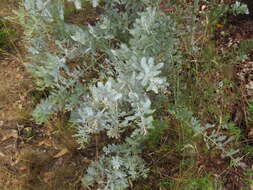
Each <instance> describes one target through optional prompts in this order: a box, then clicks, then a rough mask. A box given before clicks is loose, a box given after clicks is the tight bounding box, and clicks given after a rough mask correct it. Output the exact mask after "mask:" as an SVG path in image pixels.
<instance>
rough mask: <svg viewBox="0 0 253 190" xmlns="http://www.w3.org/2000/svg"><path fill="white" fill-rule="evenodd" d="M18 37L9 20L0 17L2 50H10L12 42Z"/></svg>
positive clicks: (0, 43) (0, 50)
mask: <svg viewBox="0 0 253 190" xmlns="http://www.w3.org/2000/svg"><path fill="white" fill-rule="evenodd" d="M15 38H16V32H15V30H14V29H13V28H12V26H11V24H10V22H9V21H7V20H4V19H2V18H1V19H0V52H4V51H10V50H11V47H12V45H13V44H12V42H13V41H14V40H15Z"/></svg>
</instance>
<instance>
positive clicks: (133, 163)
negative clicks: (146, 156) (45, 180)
mask: <svg viewBox="0 0 253 190" xmlns="http://www.w3.org/2000/svg"><path fill="white" fill-rule="evenodd" d="M68 1H69V2H73V3H74V5H75V7H76V8H77V9H80V11H85V10H83V9H82V3H87V2H85V1H81V0H68ZM65 3H66V2H64V1H63V0H24V2H23V8H21V10H20V11H19V12H18V13H17V14H18V17H19V20H20V23H21V24H22V25H23V27H24V29H25V41H26V44H27V49H28V51H29V54H30V56H29V62H28V63H25V65H26V67H27V70H28V71H29V72H30V73H31V74H32V75H33V76H34V77H35V78H36V82H37V85H38V87H39V88H40V89H41V90H46V91H47V92H48V93H49V95H48V97H47V98H46V99H44V100H42V102H41V103H40V104H39V105H37V107H36V109H35V110H34V112H33V116H34V118H35V120H36V121H37V122H38V123H44V122H47V121H48V120H49V119H50V118H52V117H54V116H55V115H56V113H58V112H69V113H70V120H69V122H70V123H71V124H72V125H73V126H74V127H75V128H76V134H75V136H76V137H77V139H78V142H79V143H80V145H81V146H85V145H86V144H88V143H89V141H90V138H91V137H92V136H93V135H94V134H99V133H101V132H105V133H106V134H107V135H108V137H110V138H116V139H121V142H124V143H123V144H111V145H108V146H106V147H105V148H104V149H103V151H104V154H103V155H101V156H100V158H99V160H97V161H94V162H92V163H91V165H90V166H89V168H88V169H87V174H86V175H85V177H84V180H83V184H84V186H86V187H90V186H93V185H95V184H96V185H97V187H98V188H99V189H103V190H121V189H125V188H127V187H128V186H129V185H130V184H131V180H134V179H137V178H138V177H145V176H146V175H147V171H148V169H147V168H146V167H145V163H144V161H143V160H142V159H141V157H140V153H141V146H140V143H141V142H142V141H143V137H144V136H145V135H147V134H148V132H149V130H150V129H152V128H153V124H152V122H153V116H152V115H153V113H154V111H155V110H154V109H153V108H152V102H151V99H150V95H151V94H152V96H154V95H155V94H158V93H162V92H163V91H166V88H167V86H168V83H167V80H166V77H163V73H164V69H163V68H165V66H166V68H167V67H168V66H169V64H170V63H171V62H172V60H171V57H172V55H173V54H174V53H175V48H174V47H175V44H176V39H175V38H174V35H175V30H176V29H175V23H174V22H173V21H172V20H171V19H170V18H169V16H166V15H165V14H164V13H162V12H161V11H160V9H159V1H157V0H140V1H135V0H107V1H102V0H101V1H98V0H92V1H91V2H90V3H92V4H93V6H98V5H99V4H101V6H102V8H103V10H104V11H103V14H102V15H99V17H100V20H99V21H98V22H97V23H96V24H95V25H94V26H91V25H83V26H77V25H73V24H69V23H67V22H66V21H65V15H64V9H65V7H64V5H65ZM122 7H123V8H122ZM98 54H100V55H101V54H102V55H103V56H104V58H103V59H102V60H101V59H100V57H99V56H98ZM86 58H88V59H86ZM73 62H74V63H73ZM98 65H103V66H99V71H98V74H97V75H98V76H96V77H94V78H90V77H89V76H88V74H89V71H91V70H96V69H97V67H98ZM126 131H127V134H128V135H129V136H128V137H127V138H126V139H122V137H121V134H122V133H123V132H126Z"/></svg>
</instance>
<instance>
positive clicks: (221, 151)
mask: <svg viewBox="0 0 253 190" xmlns="http://www.w3.org/2000/svg"><path fill="white" fill-rule="evenodd" d="M245 3H246V4H245ZM250 6H251V4H250V3H248V2H246V1H245V2H237V1H233V2H232V1H231V2H221V1H218V0H217V1H205V0H193V1H191V0H185V1H173V0H170V1H169V0H168V1H167V0H160V1H159V0H140V1H134V0H110V1H103V0H100V1H99V0H67V1H63V0H24V1H22V2H20V7H19V10H15V11H14V13H15V16H14V17H15V18H14V17H8V19H9V20H10V21H13V19H17V20H18V22H19V23H20V25H21V27H22V29H23V36H24V37H23V44H25V46H26V50H27V52H26V55H25V58H24V59H22V62H23V63H24V65H25V67H26V71H28V72H29V73H30V75H31V77H33V79H34V80H35V84H34V85H35V86H36V89H33V90H32V91H30V92H29V97H30V98H33V106H32V107H34V109H33V111H32V112H31V115H32V116H33V119H31V118H30V117H27V118H26V120H29V121H30V122H31V121H32V124H31V123H29V127H24V126H26V125H27V124H26V125H24V126H23V127H22V126H21V127H20V126H19V128H18V131H19V133H18V134H17V135H12V136H10V137H14V138H16V137H17V136H20V138H19V141H22V142H23V144H22V147H23V148H22V151H20V153H19V156H18V159H17V160H16V161H15V164H13V165H17V167H18V169H17V168H15V169H16V170H18V171H19V172H20V173H22V172H23V173H24V175H22V176H21V177H17V176H15V175H14V174H13V172H12V173H11V172H10V174H9V176H12V177H14V176H15V177H16V178H17V179H18V180H20V181H22V183H20V184H18V185H16V186H15V188H17V189H69V190H72V189H100V190H121V189H122V190H123V189H136V190H139V189H140V190H144V189H173V190H174V189H179V190H184V189H185V190H188V189H200V190H202V189H210V190H216V189H217V190H219V189H220V190H222V189H235V190H237V189H238V190H239V189H245V190H251V189H252V186H253V184H252V183H253V181H252V175H253V172H252V167H253V165H252V160H253V147H252V138H253V128H252V119H253V118H252V112H253V111H252V110H253V108H252V107H253V106H252V105H253V103H252V100H251V99H252V89H253V87H252V79H253V78H252V76H251V73H250V71H252V69H253V66H252V57H251V56H252V52H251V51H252V48H253V47H252V37H253V35H252V34H253V30H252V34H251V32H250V31H251V29H252V28H250V27H249V29H248V30H249V31H247V32H246V31H242V32H241V31H239V32H238V28H240V27H241V26H239V27H238V23H236V22H238V18H239V20H240V19H242V20H245V22H244V24H245V26H244V27H243V28H244V29H245V28H247V26H246V25H247V24H249V23H253V21H252V19H250V18H251V10H250ZM4 22H5V21H3V25H4V30H3V29H2V30H1V32H0V34H3V35H1V37H0V38H1V39H2V40H1V39H0V43H1V42H5V41H8V40H6V39H7V38H10V37H12V35H13V37H14V34H11V33H10V32H6V31H8V30H9V29H8V27H6V24H4ZM8 22H9V21H8ZM0 27H2V28H3V26H2V25H0ZM8 36H9V37H8ZM1 47H4V48H5V47H6V45H1ZM33 120H34V121H33ZM23 121H24V119H23ZM34 122H36V124H35V123H34ZM45 138H46V139H45ZM6 139H7V138H5V140H6ZM37 141H40V142H39V143H38V144H39V145H40V146H46V147H47V148H46V149H45V150H44V152H43V151H41V150H40V149H41V147H36V148H34V147H33V146H32V145H33V143H35V142H36V143H37ZM75 141H76V142H77V143H78V144H76V143H75ZM29 143H30V144H31V146H29V147H28V146H27V147H26V144H29ZM54 146H55V147H57V149H58V150H59V149H60V150H61V151H60V152H58V153H56V152H55V150H53V149H52V148H49V147H54ZM0 153H1V152H0ZM68 154H69V157H68V158H65V159H64V158H62V157H67V156H68ZM1 155H4V154H1ZM62 165H64V167H66V170H64V169H57V168H59V166H62ZM68 165H69V166H68ZM42 168H44V169H42ZM8 169H9V168H5V170H6V171H8ZM2 171H4V170H2ZM6 171H5V172H6ZM43 172H44V173H43ZM7 173H8V172H7ZM26 173H28V174H26ZM3 183H4V181H3ZM16 184H17V183H16ZM9 185H10V184H9ZM0 187H1V186H0ZM12 187H13V186H12ZM4 188H7V186H5V187H4Z"/></svg>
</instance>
